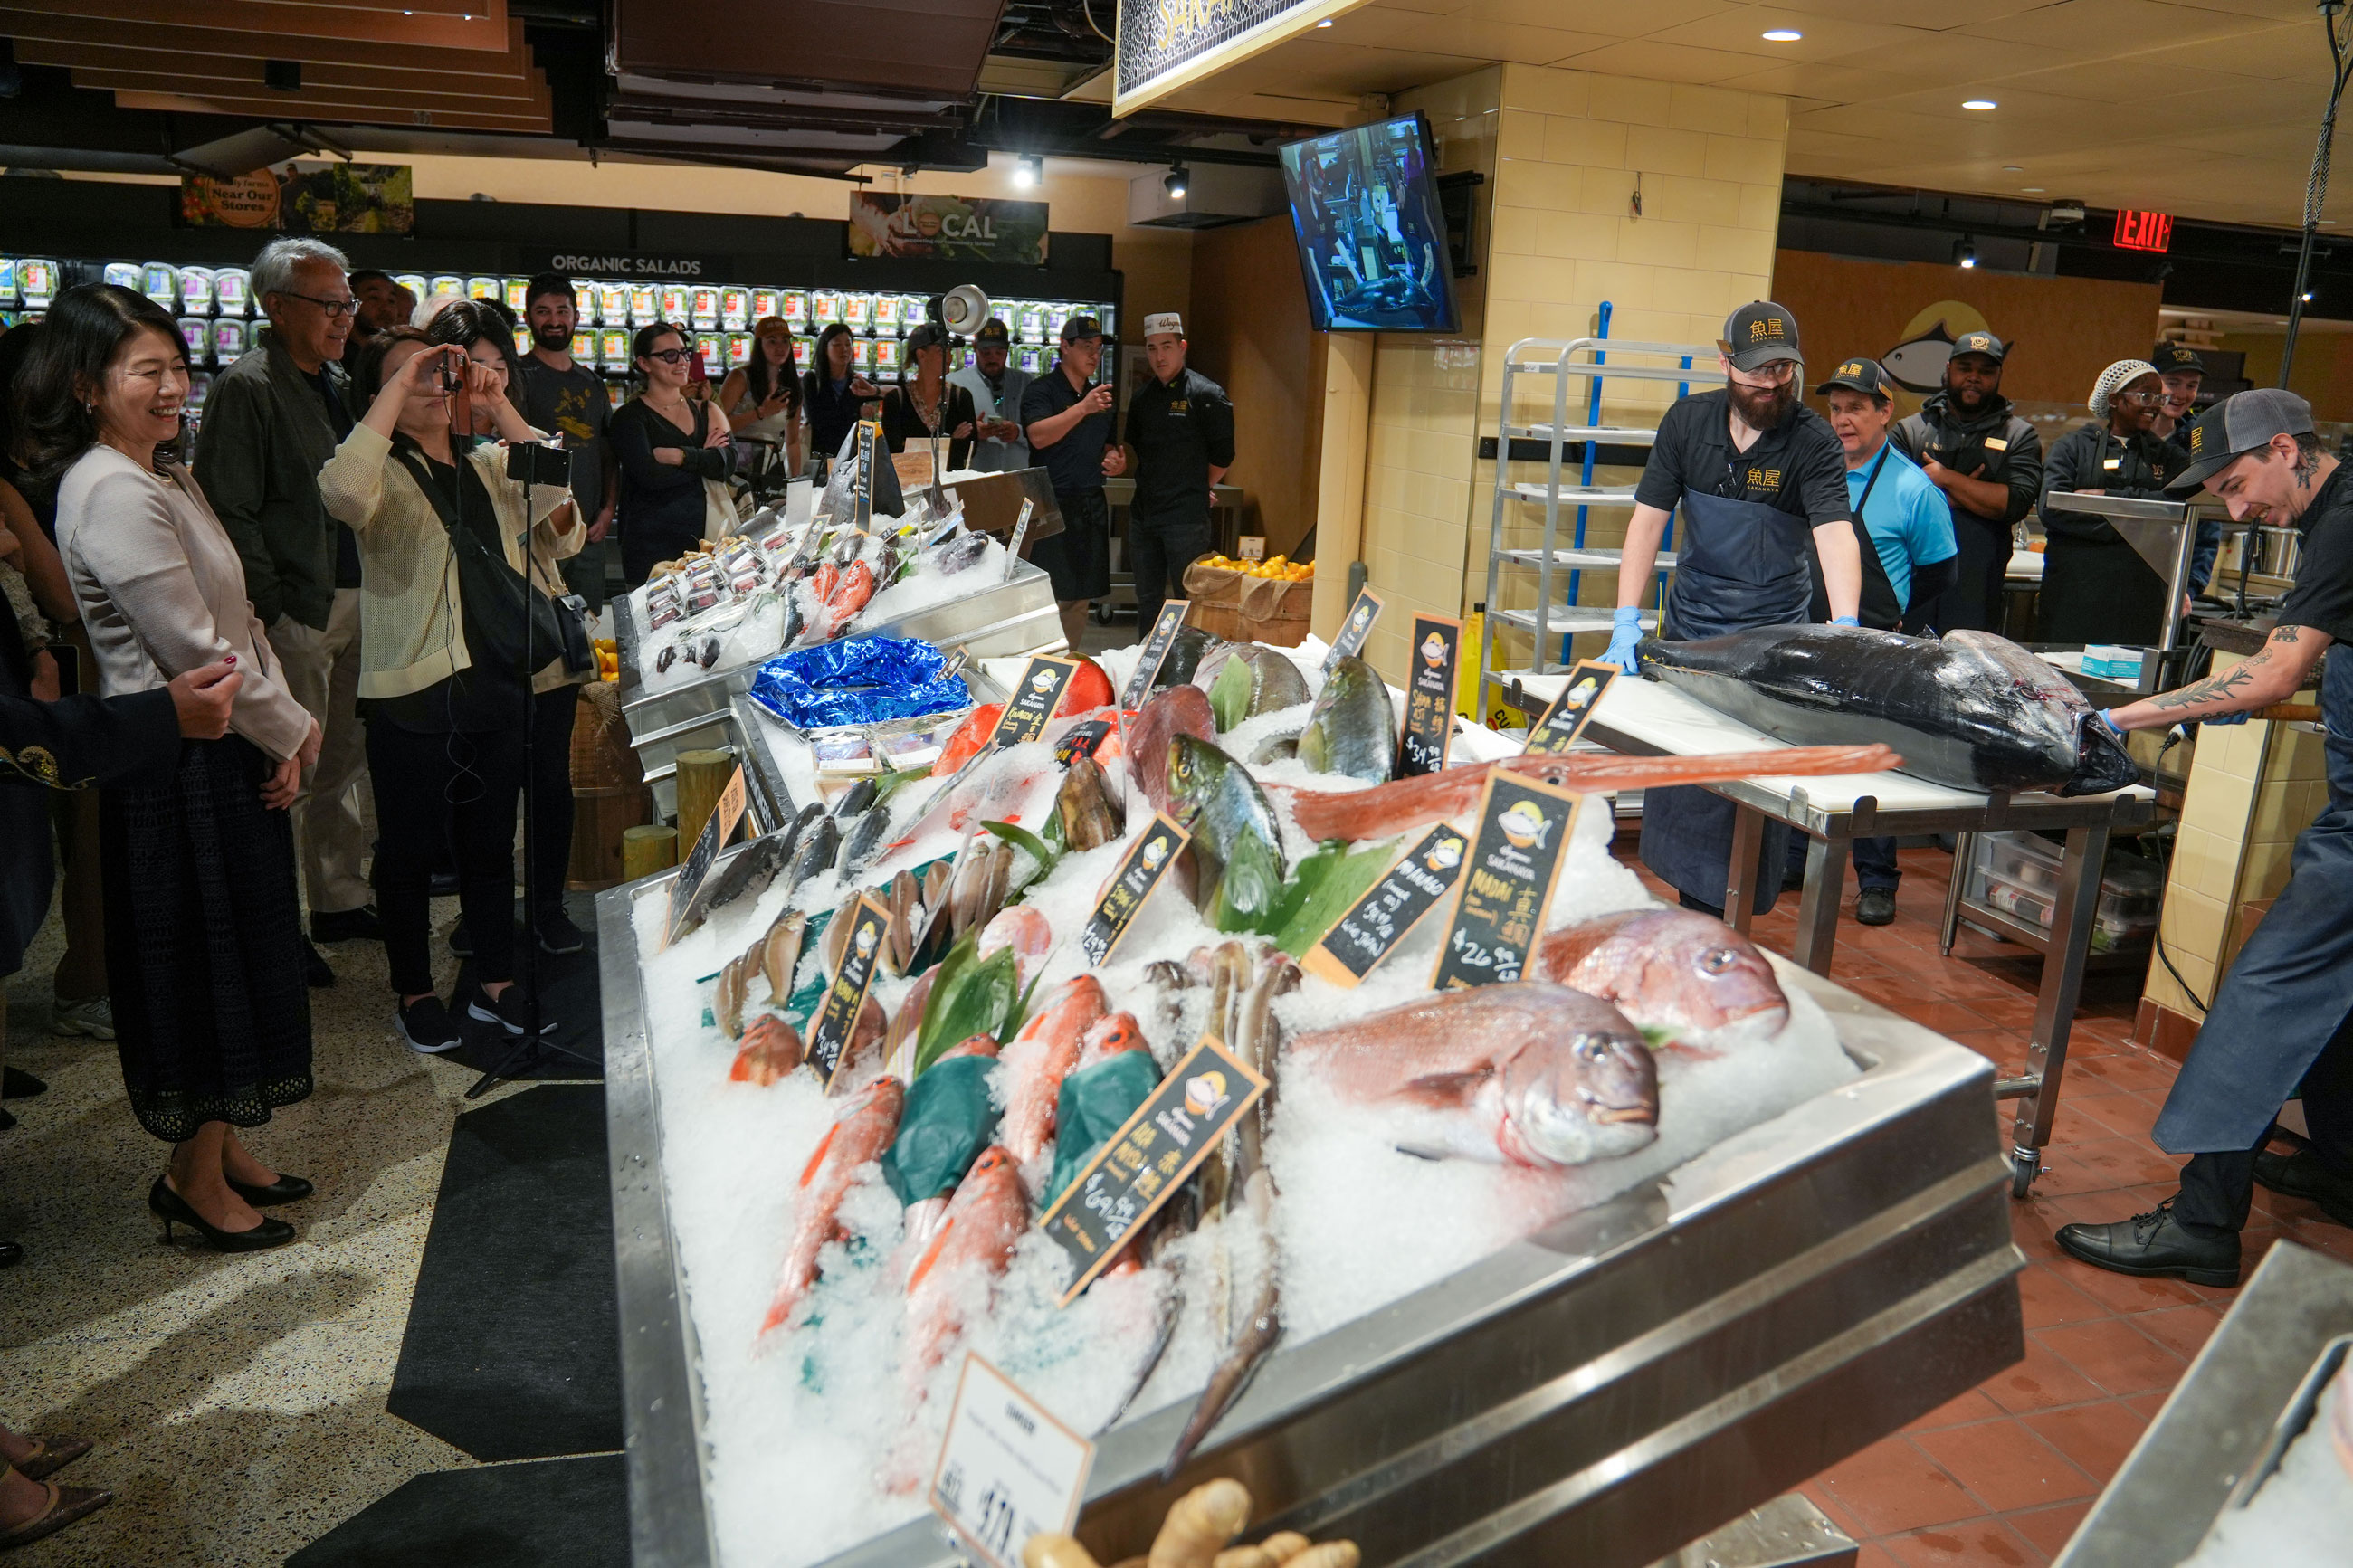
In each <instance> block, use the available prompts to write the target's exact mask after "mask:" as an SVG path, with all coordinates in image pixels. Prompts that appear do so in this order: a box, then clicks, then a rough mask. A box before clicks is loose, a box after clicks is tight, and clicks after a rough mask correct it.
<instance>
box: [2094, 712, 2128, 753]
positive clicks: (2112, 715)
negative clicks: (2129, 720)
mask: <svg viewBox="0 0 2353 1568" xmlns="http://www.w3.org/2000/svg"><path fill="white" fill-rule="evenodd" d="M2092 719H2093V721H2094V723H2096V724H2098V725H2099V727H2100V728H2101V729H2103V730H2105V731H2107V732H2108V737H2109V739H2111V740H2113V741H2115V742H2116V743H2117V744H2118V745H2122V744H2123V743H2124V741H2125V733H2126V731H2125V729H2124V726H2122V725H2120V724H2118V723H2117V722H2116V710H2115V709H2113V708H2102V709H2099V710H2096V711H2094V713H2093V715H2092Z"/></svg>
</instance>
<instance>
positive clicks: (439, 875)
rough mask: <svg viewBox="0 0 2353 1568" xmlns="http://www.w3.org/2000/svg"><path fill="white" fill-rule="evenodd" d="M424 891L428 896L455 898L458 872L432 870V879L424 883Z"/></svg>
mask: <svg viewBox="0 0 2353 1568" xmlns="http://www.w3.org/2000/svg"><path fill="white" fill-rule="evenodd" d="M425 891H426V894H427V896H428V897H430V898H436V899H454V898H456V897H457V896H458V873H457V872H455V871H436V872H434V873H433V879H432V880H431V881H430V882H429V883H427V885H426V889H425Z"/></svg>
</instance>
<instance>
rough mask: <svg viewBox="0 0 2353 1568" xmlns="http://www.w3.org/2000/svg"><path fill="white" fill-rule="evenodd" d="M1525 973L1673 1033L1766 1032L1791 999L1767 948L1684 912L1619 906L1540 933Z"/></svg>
mask: <svg viewBox="0 0 2353 1568" xmlns="http://www.w3.org/2000/svg"><path fill="white" fill-rule="evenodd" d="M1527 974H1528V978H1530V979H1532V980H1549V981H1551V982H1553V983H1554V984H1560V985H1568V986H1573V987H1575V988H1576V989H1577V990H1579V991H1582V992H1584V993H1585V994H1587V995H1588V996H1599V998H1601V1000H1603V1001H1604V1002H1608V1003H1610V1004H1612V1005H1615V1006H1616V1007H1617V1009H1618V1010H1619V1011H1620V1012H1621V1013H1623V1014H1625V1015H1626V1016H1627V1017H1629V1018H1630V1019H1632V1020H1633V1021H1634V1022H1635V1023H1637V1024H1640V1025H1643V1026H1646V1027H1649V1028H1653V1029H1664V1030H1666V1031H1667V1032H1669V1033H1670V1034H1673V1035H1677V1036H1681V1035H1688V1034H1700V1033H1705V1032H1709V1031H1713V1030H1717V1029H1725V1028H1736V1029H1737V1031H1738V1035H1739V1037H1741V1038H1743V1039H1758V1040H1761V1039H1769V1038H1770V1037H1773V1036H1775V1035H1778V1034H1779V1033H1780V1032H1781V1026H1782V1025H1784V1024H1786V1023H1788V1021H1789V999H1788V997H1787V996H1784V995H1783V994H1781V983H1780V982H1779V981H1778V980H1776V979H1774V978H1773V966H1772V965H1771V964H1770V963H1767V962H1766V960H1765V955H1764V954H1763V953H1761V952H1757V948H1756V945H1755V944H1754V943H1752V942H1750V941H1749V940H1748V939H1747V938H1746V937H1745V936H1742V935H1741V934H1740V933H1739V932H1738V931H1734V930H1733V929H1732V928H1731V927H1730V926H1728V925H1725V923H1724V922H1723V921H1719V920H1712V919H1710V918H1709V917H1708V916H1706V915H1702V914H1694V913H1693V912H1692V911H1691V910H1669V909H1644V910H1622V911H1620V913H1617V914H1614V915H1602V916H1600V917H1599V918H1598V919H1595V920H1589V921H1578V922H1577V924H1575V925H1571V926H1563V927H1561V928H1560V929H1559V930H1558V931H1546V932H1545V934H1544V935H1543V937H1542V938H1540V939H1539V940H1538V941H1537V942H1536V951H1535V957H1534V960H1533V961H1532V962H1531V963H1529V965H1528V970H1527Z"/></svg>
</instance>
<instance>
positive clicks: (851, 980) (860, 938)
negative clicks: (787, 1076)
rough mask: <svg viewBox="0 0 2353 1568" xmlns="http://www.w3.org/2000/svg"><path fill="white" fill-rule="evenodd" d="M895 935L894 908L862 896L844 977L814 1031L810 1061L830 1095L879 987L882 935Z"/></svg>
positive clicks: (853, 914) (837, 979)
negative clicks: (871, 996) (871, 995)
mask: <svg viewBox="0 0 2353 1568" xmlns="http://www.w3.org/2000/svg"><path fill="white" fill-rule="evenodd" d="M835 918H836V919H839V918H840V917H839V916H836V917H835ZM890 929H891V910H890V907H889V906H888V905H886V904H884V903H883V902H882V901H881V900H879V899H877V898H875V896H874V895H873V894H871V893H864V894H861V895H860V897H859V900H858V902H857V904H856V905H855V906H854V907H852V908H851V910H850V911H849V940H848V941H847V942H844V943H843V944H842V948H841V970H840V973H837V974H836V975H835V976H834V977H833V983H832V984H829V985H828V986H827V987H826V988H825V1000H824V1001H822V1002H820V1003H818V1009H817V1021H816V1022H815V1023H813V1024H811V1025H810V1026H809V1036H808V1059H809V1061H810V1062H811V1063H812V1064H814V1065H815V1067H816V1068H817V1075H818V1078H820V1079H824V1080H825V1083H826V1087H827V1088H828V1089H830V1088H831V1087H832V1086H833V1075H834V1074H835V1073H837V1072H839V1071H840V1070H841V1059H842V1058H843V1057H844V1056H846V1055H847V1054H848V1053H849V1040H850V1037H851V1036H852V1035H854V1034H855V1033H856V1032H857V1029H858V1015H859V1014H860V1013H861V1012H863V1011H865V1008H866V993H867V992H868V991H870V990H871V989H872V988H873V985H874V964H875V962H876V960H877V959H879V958H880V957H881V952H882V933H883V932H884V931H889V930H890Z"/></svg>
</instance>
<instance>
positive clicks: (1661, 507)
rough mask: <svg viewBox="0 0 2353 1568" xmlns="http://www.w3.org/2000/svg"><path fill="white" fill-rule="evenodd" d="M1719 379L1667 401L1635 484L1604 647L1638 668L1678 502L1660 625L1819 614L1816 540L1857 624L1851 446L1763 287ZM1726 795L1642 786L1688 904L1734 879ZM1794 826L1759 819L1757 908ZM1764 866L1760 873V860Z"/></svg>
mask: <svg viewBox="0 0 2353 1568" xmlns="http://www.w3.org/2000/svg"><path fill="white" fill-rule="evenodd" d="M1716 347H1717V348H1718V350H1719V351H1720V353H1719V355H1718V363H1720V364H1721V365H1722V366H1723V368H1724V382H1725V384H1724V389H1723V390H1722V391H1720V392H1700V393H1694V394H1693V395H1691V396H1689V397H1686V398H1684V399H1683V401H1682V402H1680V403H1678V404H1676V405H1674V406H1673V407H1672V408H1670V409H1668V410H1667V412H1666V415H1665V416H1664V417H1663V418H1662V419H1661V420H1660V421H1659V433H1658V437H1657V438H1656V440H1655V442H1654V444H1653V445H1652V446H1651V458H1650V461H1649V462H1648V463H1647V464H1646V465H1645V466H1644V467H1643V469H1642V479H1641V483H1640V484H1638V485H1636V486H1635V488H1634V515H1633V517H1632V518H1631V519H1630V520H1629V521H1628V522H1627V524H1626V548H1625V551H1624V552H1623V554H1622V556H1621V558H1620V561H1619V565H1618V611H1617V614H1616V616H1615V617H1614V625H1615V629H1614V630H1613V631H1612V632H1611V634H1610V637H1609V652H1608V653H1607V654H1605V655H1603V658H1606V659H1608V660H1609V662H1610V663H1611V664H1614V665H1617V666H1618V667H1619V668H1621V669H1624V670H1627V671H1628V672H1630V673H1632V672H1634V671H1635V670H1636V669H1637V667H1638V665H1639V662H1640V661H1639V659H1638V658H1637V656H1636V653H1635V645H1636V644H1638V643H1639V642H1641V637H1642V628H1641V613H1642V612H1641V605H1642V600H1643V599H1644V597H1645V596H1647V595H1648V594H1649V592H1650V587H1651V574H1652V571H1653V569H1654V568H1655V567H1656V565H1657V563H1658V555H1659V542H1660V540H1661V539H1662V537H1664V535H1665V533H1666V529H1667V523H1668V521H1669V520H1670V518H1671V516H1672V513H1673V511H1674V510H1675V509H1676V507H1677V506H1678V505H1680V506H1681V508H1682V510H1683V526H1682V528H1681V530H1680V531H1678V532H1677V533H1676V535H1675V552H1676V567H1675V575H1674V583H1673V584H1672V586H1671V587H1670V588H1669V589H1668V590H1667V604H1666V624H1665V626H1663V627H1662V632H1663V633H1664V634H1665V635H1666V636H1668V637H1674V638H1678V639H1682V640H1686V641H1688V640H1694V639H1697V638H1702V637H1720V636H1723V635H1725V634H1726V633H1730V632H1739V631H1748V630H1751V629H1753V628H1756V627H1758V626H1801V625H1804V624H1805V623H1806V622H1807V621H1808V620H1809V619H1810V618H1811V617H1810V611H1811V608H1812V598H1813V572H1812V570H1811V569H1810V566H1809V565H1808V562H1807V555H1806V544H1807V541H1808V540H1809V539H1811V540H1812V542H1813V547H1814V550H1815V552H1816V553H1817V556H1818V558H1819V559H1820V562H1821V566H1822V582H1823V586H1824V587H1825V588H1826V589H1827V591H1828V599H1829V605H1828V607H1829V610H1830V612H1831V619H1832V621H1833V622H1834V623H1835V624H1837V625H1839V626H1860V625H1861V624H1862V623H1861V621H1860V620H1859V619H1858V618H1857V614H1858V608H1859V606H1860V605H1861V603H1862V545H1861V543H1860V542H1858V541H1857V539H1856V537H1855V532H1856V531H1855V527H1854V509H1853V506H1852V503H1851V502H1850V500H1849V498H1848V494H1847V479H1846V453H1845V450H1844V449H1843V448H1842V447H1841V446H1840V444H1839V438H1838V437H1837V436H1836V435H1835V434H1833V433H1832V432H1831V427H1830V426H1829V424H1828V423H1827V422H1826V421H1825V420H1824V419H1823V418H1822V416H1820V415H1819V414H1816V413H1815V412H1814V411H1813V410H1812V409H1810V408H1808V407H1806V406H1805V405H1803V404H1801V403H1799V401H1798V392H1799V377H1798V367H1799V364H1800V363H1802V362H1803V360H1804V358H1805V355H1804V353H1802V352H1801V351H1800V350H1799V346H1798V322H1797V319H1796V318H1795V317H1793V316H1791V315H1790V314H1789V312H1788V311H1787V310H1783V309H1782V308H1781V307H1780V306H1778V305H1776V304H1774V303H1772V302H1771V301H1769V300H1757V301H1755V302H1753V303H1750V304H1746V305H1743V306H1742V307H1740V309H1738V310H1735V311H1734V312H1733V313H1732V318H1731V320H1729V321H1725V324H1724V341H1723V342H1720V343H1718V344H1717V345H1716ZM1734 815H1735V810H1734V806H1733V804H1732V802H1730V801H1728V800H1726V799H1725V798H1724V797H1723V796H1722V795H1712V794H1710V793H1709V792H1708V791H1706V790H1704V789H1697V788H1688V787H1687V788H1682V789H1659V790H1651V791H1649V792H1647V793H1646V794H1645V795H1643V797H1642V847H1641V854H1642V863H1643V864H1644V865H1645V866H1648V867H1649V868H1651V870H1652V871H1654V872H1656V873H1657V874H1658V875H1659V876H1660V877H1662V878H1663V879H1665V880H1666V881H1667V882H1669V883H1670V884H1672V886H1673V887H1674V889H1675V890H1676V891H1677V892H1678V893H1680V894H1681V895H1682V897H1683V907H1684V908H1685V909H1694V910H1706V911H1708V912H1709V913H1712V914H1716V915H1719V916H1720V915H1721V914H1722V913H1723V910H1720V909H1719V908H1718V907H1717V906H1718V902H1719V900H1722V899H1723V898H1724V895H1725V885H1726V883H1727V882H1728V881H1729V880H1730V876H1729V872H1730V870H1731V866H1732V825H1733V817H1734ZM1787 851H1788V828H1787V827H1786V826H1783V825H1781V824H1779V823H1768V824H1767V826H1766V830H1765V834H1764V843H1763V844H1762V846H1761V847H1760V852H1759V856H1758V860H1757V866H1756V868H1754V870H1753V873H1752V875H1753V877H1754V880H1753V881H1751V882H1750V884H1749V885H1750V886H1751V887H1753V888H1755V889H1757V897H1756V911H1757V913H1758V914H1762V913H1764V912H1765V911H1766V910H1769V909H1771V908H1772V907H1773V903H1774V900H1776V899H1778V898H1779V897H1780V893H1781V876H1780V869H1781V865H1782V862H1783V859H1784V857H1785V856H1786V854H1787ZM1767 868H1770V874H1769V875H1768V874H1767Z"/></svg>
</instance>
